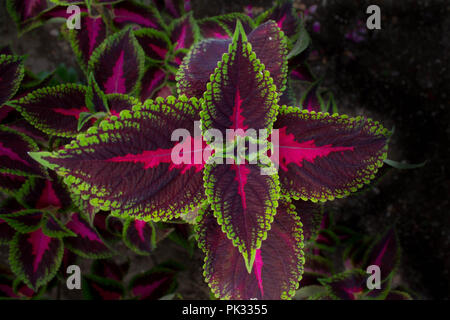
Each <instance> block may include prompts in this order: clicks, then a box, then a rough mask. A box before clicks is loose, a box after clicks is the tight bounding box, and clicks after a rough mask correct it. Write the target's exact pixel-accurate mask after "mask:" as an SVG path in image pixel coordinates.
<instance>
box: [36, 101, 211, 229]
mask: <svg viewBox="0 0 450 320" xmlns="http://www.w3.org/2000/svg"><path fill="white" fill-rule="evenodd" d="M199 108H200V106H199V102H198V101H197V100H196V99H190V100H188V99H187V98H186V97H180V98H178V99H175V98H174V97H168V98H167V99H166V100H164V99H157V100H156V101H152V100H147V102H146V104H145V105H144V106H141V105H135V106H134V107H133V110H131V111H130V110H124V111H122V112H121V113H120V119H118V118H117V117H115V116H111V117H110V118H109V119H107V120H103V121H102V122H101V123H100V125H99V127H98V128H97V127H91V128H90V129H88V131H87V133H86V134H80V135H79V136H78V137H77V139H76V140H74V141H72V143H71V144H69V145H66V146H65V147H64V148H63V149H61V150H58V151H57V152H54V153H48V152H43V153H34V154H33V156H34V158H35V159H36V160H38V161H39V162H41V163H42V164H43V165H45V166H47V167H49V168H51V169H53V170H56V172H57V173H58V174H59V175H61V176H63V177H64V181H65V182H66V183H67V184H68V185H69V186H70V187H71V189H72V190H73V191H74V192H75V193H77V194H80V196H81V198H82V199H84V200H89V203H90V204H91V205H93V206H95V207H98V208H101V209H103V210H111V212H112V213H113V214H114V215H118V216H122V217H127V216H133V217H135V218H139V219H143V220H160V219H163V220H166V219H170V218H174V217H178V216H179V214H181V213H182V212H185V211H188V210H191V209H192V208H194V207H195V206H196V205H198V204H200V203H201V202H202V201H203V200H204V199H205V196H204V190H203V178H202V169H203V166H204V161H205V160H206V159H205V158H204V157H203V156H202V155H204V154H205V152H204V150H205V149H207V148H209V146H206V143H205V142H204V141H203V140H202V137H201V135H200V133H199V132H195V131H200V130H199V129H195V128H194V121H195V120H197V119H198V113H199ZM176 129H180V130H181V131H182V132H183V134H189V136H188V137H183V140H182V141H180V142H178V141H179V137H176V138H175V139H174V140H177V139H178V140H177V141H172V132H174V131H175V130H176ZM172 155H176V156H175V158H177V159H176V161H175V162H174V161H172ZM186 157H187V158H186Z"/></svg>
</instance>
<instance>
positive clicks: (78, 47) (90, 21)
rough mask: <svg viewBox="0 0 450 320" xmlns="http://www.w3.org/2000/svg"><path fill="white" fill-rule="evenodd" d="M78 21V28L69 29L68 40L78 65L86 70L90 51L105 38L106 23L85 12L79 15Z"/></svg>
mask: <svg viewBox="0 0 450 320" xmlns="http://www.w3.org/2000/svg"><path fill="white" fill-rule="evenodd" d="M80 22H81V25H80V27H81V28H80V29H72V30H70V31H69V40H70V44H71V46H72V49H73V51H74V52H75V54H76V56H77V58H78V60H79V62H80V66H81V67H82V68H83V69H84V70H86V69H87V65H88V62H89V59H90V57H91V55H92V53H93V52H94V50H95V49H96V48H97V47H98V46H99V45H100V44H101V43H102V42H103V40H105V38H106V25H105V23H104V22H103V20H102V18H101V17H96V18H95V17H89V16H88V15H86V14H82V15H81V19H80Z"/></svg>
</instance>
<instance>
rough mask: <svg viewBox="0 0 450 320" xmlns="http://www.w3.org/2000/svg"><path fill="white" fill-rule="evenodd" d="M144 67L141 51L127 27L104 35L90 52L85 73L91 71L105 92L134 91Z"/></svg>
mask: <svg viewBox="0 0 450 320" xmlns="http://www.w3.org/2000/svg"><path fill="white" fill-rule="evenodd" d="M143 70H144V52H143V50H142V48H141V46H140V45H139V43H138V42H137V40H136V38H135V37H134V35H133V32H132V31H131V29H130V28H127V29H124V30H122V31H120V32H118V33H115V34H113V35H111V36H109V37H107V38H106V39H105V40H104V41H103V42H102V43H101V44H100V45H99V46H98V47H97V48H96V49H95V50H94V52H93V53H92V55H91V58H90V60H89V64H88V73H93V74H94V78H95V80H96V81H97V83H98V85H99V86H100V88H101V89H102V91H103V92H105V93H107V94H108V93H126V94H132V93H134V92H136V91H137V90H138V88H139V86H140V81H141V78H142V75H143Z"/></svg>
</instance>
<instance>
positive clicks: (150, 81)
mask: <svg viewBox="0 0 450 320" xmlns="http://www.w3.org/2000/svg"><path fill="white" fill-rule="evenodd" d="M166 80H167V75H166V73H165V72H164V71H163V70H161V68H159V67H151V66H150V67H148V68H147V69H146V70H145V73H144V76H143V77H142V83H141V89H140V92H139V98H140V100H141V102H144V101H145V100H147V99H154V98H155V95H156V94H157V92H158V90H160V89H161V88H162V87H163V86H164V84H165V83H166Z"/></svg>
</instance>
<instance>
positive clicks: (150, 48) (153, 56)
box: [134, 28, 171, 63]
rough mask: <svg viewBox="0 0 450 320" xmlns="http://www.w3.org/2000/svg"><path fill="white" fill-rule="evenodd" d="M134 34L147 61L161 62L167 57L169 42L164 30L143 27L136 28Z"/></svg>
mask: <svg viewBox="0 0 450 320" xmlns="http://www.w3.org/2000/svg"><path fill="white" fill-rule="evenodd" d="M134 35H135V36H136V39H137V41H138V42H139V44H140V46H141V47H142V50H144V52H145V55H146V58H148V59H149V61H151V62H156V63H161V62H164V61H165V60H166V59H167V58H168V53H169V50H170V47H171V43H170V39H169V38H168V37H167V36H166V34H165V33H164V32H161V31H158V30H155V29H151V28H144V29H139V30H136V31H135V32H134Z"/></svg>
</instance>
